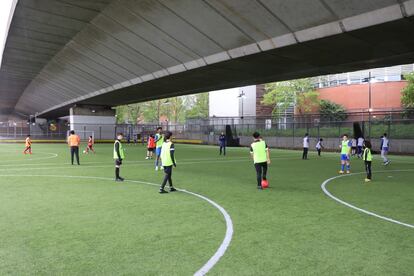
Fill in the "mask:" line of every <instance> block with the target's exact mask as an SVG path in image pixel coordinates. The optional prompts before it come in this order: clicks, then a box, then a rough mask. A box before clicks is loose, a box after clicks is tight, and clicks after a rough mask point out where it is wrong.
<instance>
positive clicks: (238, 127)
mask: <svg viewBox="0 0 414 276" xmlns="http://www.w3.org/2000/svg"><path fill="white" fill-rule="evenodd" d="M346 117H347V120H345V121H337V120H330V118H327V117H326V116H325V117H324V116H322V115H321V114H308V115H304V116H290V117H244V118H240V117H227V118H215V117H213V118H209V119H199V120H188V121H187V122H185V123H177V124H174V123H171V122H164V123H161V124H156V123H153V124H111V125H103V124H76V125H72V126H71V125H70V124H69V123H68V122H65V121H61V122H59V123H56V122H53V123H48V122H47V121H44V122H42V123H30V124H29V123H26V122H20V123H15V122H13V123H10V122H8V123H2V124H0V137H1V138H3V139H6V138H15V139H17V138H23V137H25V136H26V135H27V134H30V135H31V136H32V137H33V138H38V139H64V138H66V135H67V132H68V131H69V130H70V129H71V128H72V129H75V130H76V131H77V132H78V133H79V134H80V135H81V138H82V139H87V137H88V136H89V135H91V134H92V133H93V136H94V137H95V139H97V140H104V139H113V138H114V137H115V135H116V133H117V132H123V133H124V135H125V137H128V138H129V139H130V140H137V141H142V139H143V138H144V139H145V137H147V136H148V135H150V134H154V133H155V129H156V128H157V127H158V126H162V127H163V129H164V130H169V131H172V132H173V133H174V136H175V137H177V138H182V139H203V137H205V135H210V136H213V135H218V134H220V133H221V132H226V126H229V127H230V128H231V131H232V135H233V136H234V137H239V136H251V134H252V133H253V132H254V131H258V132H260V133H261V135H262V136H263V137H303V136H304V135H305V133H308V134H309V135H310V136H311V137H321V138H338V137H340V136H341V135H342V134H344V133H347V134H349V135H350V136H352V135H353V132H354V130H353V124H354V122H358V123H359V125H360V127H361V130H362V132H363V135H364V137H366V138H377V137H380V136H381V135H382V134H383V133H385V132H386V133H388V136H389V137H390V138H393V139H414V119H410V118H406V117H407V116H406V115H405V114H404V113H402V112H371V113H369V112H364V113H349V114H347V115H346ZM83 136H85V137H83Z"/></svg>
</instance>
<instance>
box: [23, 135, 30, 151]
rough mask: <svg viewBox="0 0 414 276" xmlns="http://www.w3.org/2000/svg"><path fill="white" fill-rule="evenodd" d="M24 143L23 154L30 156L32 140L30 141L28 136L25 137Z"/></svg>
mask: <svg viewBox="0 0 414 276" xmlns="http://www.w3.org/2000/svg"><path fill="white" fill-rule="evenodd" d="M25 143H26V148H25V149H24V151H23V153H24V154H27V152H29V154H32V139H30V135H27V137H26V142H25Z"/></svg>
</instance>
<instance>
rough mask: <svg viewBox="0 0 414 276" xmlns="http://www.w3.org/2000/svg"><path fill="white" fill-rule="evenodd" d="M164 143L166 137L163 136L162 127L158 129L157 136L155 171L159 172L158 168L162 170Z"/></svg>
mask: <svg viewBox="0 0 414 276" xmlns="http://www.w3.org/2000/svg"><path fill="white" fill-rule="evenodd" d="M163 143H164V135H163V134H162V127H157V133H156V134H155V170H156V171H158V168H160V169H162V165H161V162H160V157H161V147H162V144H163Z"/></svg>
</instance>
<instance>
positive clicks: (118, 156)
mask: <svg viewBox="0 0 414 276" xmlns="http://www.w3.org/2000/svg"><path fill="white" fill-rule="evenodd" d="M123 138H124V135H123V134H122V133H118V134H117V135H116V140H115V142H114V159H115V181H118V182H122V181H124V178H122V177H120V176H119V170H120V169H121V165H122V160H124V158H125V151H124V147H123V146H122V139H123Z"/></svg>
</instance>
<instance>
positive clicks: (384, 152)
mask: <svg viewBox="0 0 414 276" xmlns="http://www.w3.org/2000/svg"><path fill="white" fill-rule="evenodd" d="M389 147H390V141H389V140H388V138H387V133H384V135H383V136H382V137H381V157H382V160H384V165H385V166H386V165H388V164H389V163H390V160H389V159H388V150H389Z"/></svg>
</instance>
